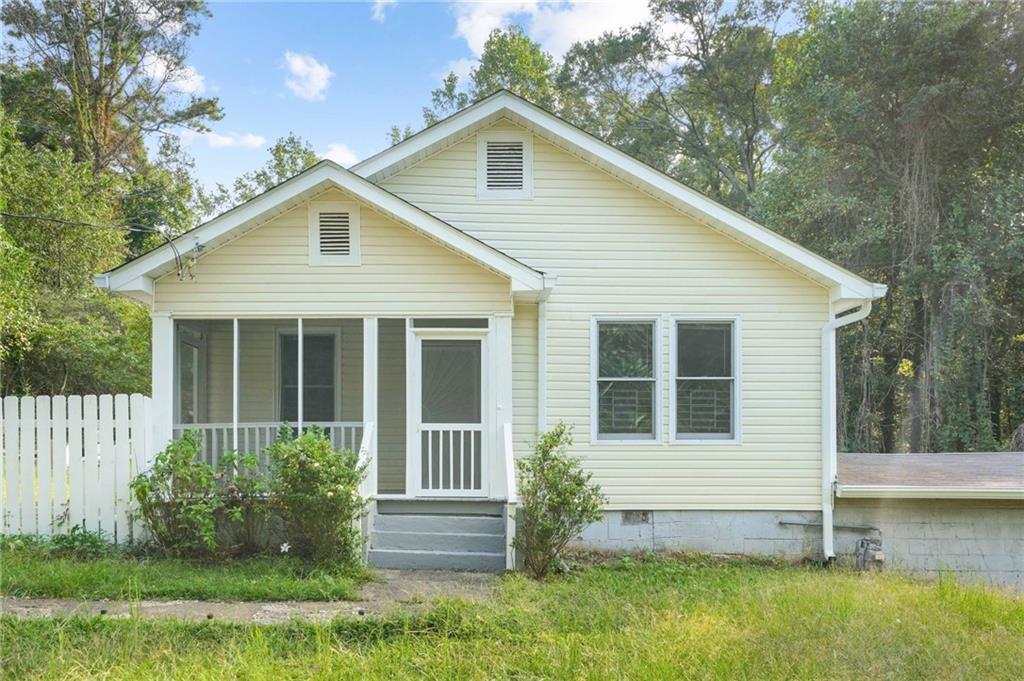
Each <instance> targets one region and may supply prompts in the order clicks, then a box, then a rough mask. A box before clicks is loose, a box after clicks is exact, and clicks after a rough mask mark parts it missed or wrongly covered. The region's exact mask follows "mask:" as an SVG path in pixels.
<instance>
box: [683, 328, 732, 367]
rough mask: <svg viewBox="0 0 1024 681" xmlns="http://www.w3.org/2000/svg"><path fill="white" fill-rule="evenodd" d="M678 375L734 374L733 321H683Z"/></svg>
mask: <svg viewBox="0 0 1024 681" xmlns="http://www.w3.org/2000/svg"><path fill="white" fill-rule="evenodd" d="M676 335H677V341H678V348H677V349H676V351H677V353H678V355H677V358H678V364H677V367H678V371H679V376H732V324H729V323H717V324H715V323H699V324H694V323H680V324H679V326H678V327H677V334H676Z"/></svg>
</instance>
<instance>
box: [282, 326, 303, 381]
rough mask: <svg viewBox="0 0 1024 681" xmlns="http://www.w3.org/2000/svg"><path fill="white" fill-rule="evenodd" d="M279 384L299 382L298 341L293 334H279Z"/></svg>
mask: <svg viewBox="0 0 1024 681" xmlns="http://www.w3.org/2000/svg"><path fill="white" fill-rule="evenodd" d="M280 365H281V385H297V384H298V382H299V372H298V371H297V369H298V368H299V341H298V338H297V337H296V336H295V334H287V335H282V336H281V357H280Z"/></svg>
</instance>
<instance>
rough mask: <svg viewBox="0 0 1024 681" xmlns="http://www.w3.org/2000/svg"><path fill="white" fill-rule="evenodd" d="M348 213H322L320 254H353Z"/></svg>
mask: <svg viewBox="0 0 1024 681" xmlns="http://www.w3.org/2000/svg"><path fill="white" fill-rule="evenodd" d="M351 254H352V232H351V228H350V226H349V219H348V213H334V212H331V213H328V212H324V213H320V255H326V256H332V255H351Z"/></svg>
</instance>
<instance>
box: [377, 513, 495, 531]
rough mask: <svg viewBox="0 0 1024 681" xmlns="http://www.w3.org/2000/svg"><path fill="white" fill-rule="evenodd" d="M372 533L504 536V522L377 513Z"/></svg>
mask: <svg viewBox="0 0 1024 681" xmlns="http://www.w3.org/2000/svg"><path fill="white" fill-rule="evenodd" d="M373 529H374V531H381V532H434V533H442V534H449V533H452V534H496V535H502V536H504V534H505V521H504V520H502V519H501V518H495V517H493V516H477V515H418V514H416V515H401V514H394V513H378V514H376V515H375V516H374V517H373Z"/></svg>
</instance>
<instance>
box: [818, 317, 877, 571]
mask: <svg viewBox="0 0 1024 681" xmlns="http://www.w3.org/2000/svg"><path fill="white" fill-rule="evenodd" d="M840 312H842V310H840ZM869 314H871V301H870V300H865V301H863V302H861V304H860V309H858V310H857V311H856V312H853V313H851V314H848V315H845V316H843V317H835V316H833V317H832V319H830V320H829V321H828V322H826V324H825V326H823V327H822V328H821V551H822V554H823V556H824V558H825V560H826V561H828V560H831V559H833V558H835V556H836V552H835V543H834V540H833V536H832V535H833V533H832V488H833V485H834V484H835V482H836V470H837V468H838V461H837V459H836V449H837V444H836V329H838V328H840V327H843V326H847V325H848V324H853V323H854V322H859V321H860V320H862V319H864V318H865V317H867V316H868V315H869Z"/></svg>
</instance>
